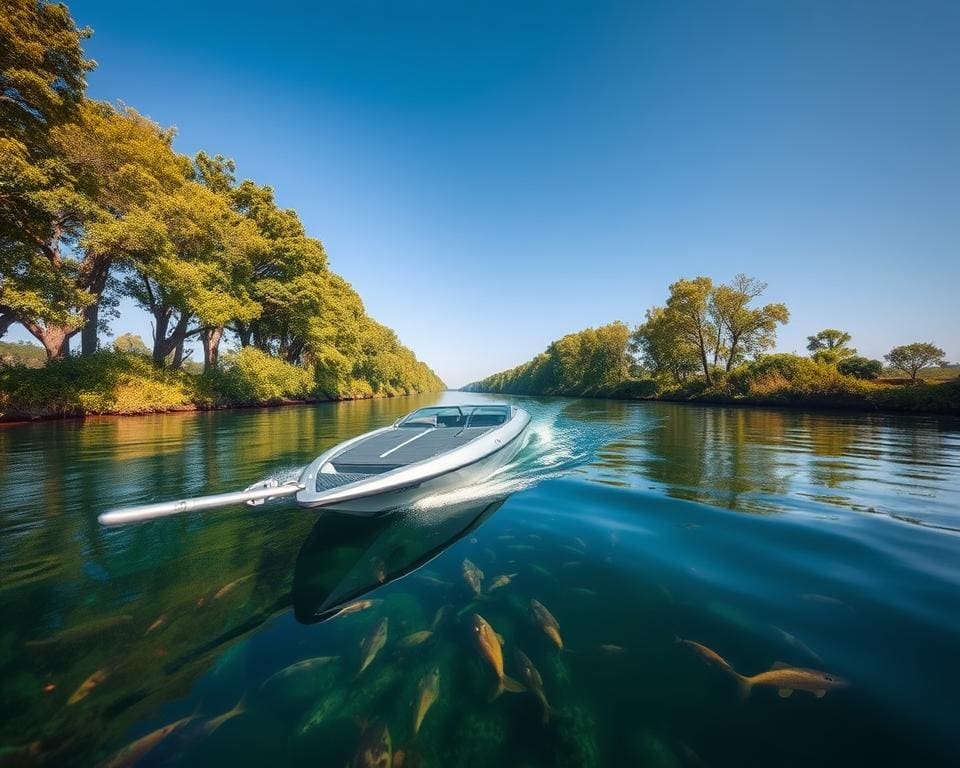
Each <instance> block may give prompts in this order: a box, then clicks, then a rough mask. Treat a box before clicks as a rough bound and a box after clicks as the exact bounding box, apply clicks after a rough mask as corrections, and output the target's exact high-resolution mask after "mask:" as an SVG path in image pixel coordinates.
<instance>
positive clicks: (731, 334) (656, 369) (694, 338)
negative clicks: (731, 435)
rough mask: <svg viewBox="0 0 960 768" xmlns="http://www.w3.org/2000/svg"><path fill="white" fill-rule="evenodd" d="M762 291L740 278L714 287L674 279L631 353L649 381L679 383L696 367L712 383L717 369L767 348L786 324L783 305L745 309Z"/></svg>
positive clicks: (706, 281) (751, 280) (703, 282)
mask: <svg viewBox="0 0 960 768" xmlns="http://www.w3.org/2000/svg"><path fill="white" fill-rule="evenodd" d="M766 287H767V286H766V283H762V282H760V281H759V280H756V279H755V278H752V277H749V276H747V275H744V274H739V275H737V276H736V277H734V278H733V280H732V281H731V282H730V283H729V284H724V285H716V286H715V285H714V284H713V280H711V279H710V278H709V277H697V278H694V279H693V280H678V281H677V282H675V283H673V284H672V285H671V286H670V296H669V298H668V299H667V303H666V306H665V307H653V308H652V309H649V310H648V311H647V321H646V323H644V324H643V325H641V326H639V327H638V328H637V329H636V330H635V331H634V333H633V337H632V344H631V349H632V351H634V352H635V353H636V354H638V355H639V357H640V360H641V362H642V364H643V365H644V366H645V367H646V368H647V369H648V370H649V371H650V372H651V373H653V375H654V376H658V377H661V378H662V377H664V376H665V375H669V376H670V377H671V378H672V380H673V383H674V384H681V383H683V382H684V381H685V380H686V379H687V378H688V377H689V376H690V375H692V374H693V373H694V371H695V370H696V368H697V367H699V368H700V372H701V373H702V374H703V376H704V378H705V379H706V381H707V383H708V384H713V379H714V378H716V376H717V371H718V369H719V370H722V371H730V370H731V369H732V368H733V367H734V366H735V365H737V364H738V363H740V362H742V361H743V360H745V359H747V358H749V357H754V356H756V355H758V354H760V353H762V352H763V351H764V350H766V349H769V348H770V347H772V346H773V345H774V343H775V340H776V328H777V325H779V324H782V323H786V322H787V320H788V319H789V317H790V314H789V312H788V311H787V308H786V306H785V305H783V304H767V305H765V306H762V307H753V306H751V302H753V300H754V299H757V298H758V297H759V296H760V295H761V294H762V293H763V292H764V291H765V290H766Z"/></svg>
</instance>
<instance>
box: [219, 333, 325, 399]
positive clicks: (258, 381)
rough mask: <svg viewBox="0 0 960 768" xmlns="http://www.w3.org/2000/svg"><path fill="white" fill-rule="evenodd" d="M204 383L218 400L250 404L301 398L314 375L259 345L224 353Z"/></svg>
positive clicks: (311, 387)
mask: <svg viewBox="0 0 960 768" xmlns="http://www.w3.org/2000/svg"><path fill="white" fill-rule="evenodd" d="M204 384H205V386H206V387H207V388H208V391H209V392H210V394H211V396H212V397H213V399H214V401H215V402H217V403H219V404H229V405H249V404H254V403H277V402H281V401H283V400H289V399H304V398H307V397H309V396H310V395H311V393H312V392H313V376H312V375H311V373H310V371H308V370H307V369H305V368H303V367H300V366H297V365H291V364H290V363H287V362H284V361H283V360H280V359H279V358H276V357H273V356H272V355H268V354H267V353H266V352H263V351H261V350H259V349H254V348H252V347H247V348H246V349H241V350H240V351H238V352H236V353H229V354H226V355H224V360H223V365H222V367H221V369H219V370H216V371H208V372H207V374H205V379H204Z"/></svg>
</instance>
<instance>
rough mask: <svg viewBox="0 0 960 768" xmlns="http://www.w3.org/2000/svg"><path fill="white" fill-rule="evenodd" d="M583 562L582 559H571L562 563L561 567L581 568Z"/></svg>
mask: <svg viewBox="0 0 960 768" xmlns="http://www.w3.org/2000/svg"><path fill="white" fill-rule="evenodd" d="M581 565H583V563H582V562H581V561H580V560H570V561H569V562H566V563H564V564H563V565H561V566H560V567H561V568H579V567H580V566H581Z"/></svg>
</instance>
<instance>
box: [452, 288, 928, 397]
mask: <svg viewBox="0 0 960 768" xmlns="http://www.w3.org/2000/svg"><path fill="white" fill-rule="evenodd" d="M766 288H767V285H766V283H763V282H761V281H759V280H757V279H756V278H753V277H750V276H748V275H744V274H739V275H736V276H735V277H734V278H733V279H732V280H731V281H730V282H729V283H719V284H717V283H714V281H713V280H712V279H711V278H709V277H704V276H700V277H695V278H693V279H680V280H677V281H676V282H675V283H673V284H672V285H670V287H669V295H668V297H667V300H666V302H665V303H664V305H662V306H655V307H651V308H650V309H648V310H647V312H646V319H645V322H643V323H641V324H640V325H638V326H636V327H635V328H633V329H632V330H631V329H630V328H629V327H628V326H627V325H626V324H624V323H622V322H615V323H611V324H609V325H605V326H601V327H599V328H588V329H586V330H584V331H580V332H578V333H571V334H568V335H567V336H564V337H563V338H561V339H559V340H557V341H555V342H553V343H551V344H550V345H549V346H548V347H547V349H546V350H545V351H544V352H543V353H542V354H540V355H538V356H537V357H535V358H534V359H533V360H530V361H528V362H526V363H523V364H521V365H519V366H517V367H515V368H512V369H510V370H507V371H502V372H500V373H496V374H493V375H492V376H488V377H487V378H485V379H483V380H481V381H479V382H475V383H473V384H470V385H468V386H467V387H466V389H468V390H475V391H482V392H504V393H513V394H558V395H559V394H563V395H614V396H616V395H624V396H650V395H653V394H657V393H660V394H664V393H667V394H669V393H671V392H672V393H684V392H689V393H691V394H702V393H703V392H704V391H707V390H711V391H713V392H714V393H715V394H741V395H743V394H748V393H750V394H753V395H757V394H758V393H762V394H763V395H767V394H769V390H770V389H771V387H773V388H774V389H775V388H776V387H778V386H779V387H782V388H786V387H791V386H793V387H795V388H796V387H799V386H803V387H806V388H807V389H808V390H816V389H820V390H823V391H837V392H839V391H842V390H844V388H845V387H846V388H848V389H849V388H850V387H851V386H852V385H849V384H847V385H845V384H844V381H845V380H847V379H858V380H869V379H876V378H878V377H879V376H880V374H881V372H882V370H883V364H882V363H881V362H880V361H879V360H870V359H867V358H864V357H861V356H859V355H857V350H856V349H854V348H853V347H851V346H850V341H851V336H850V334H849V333H846V332H845V331H841V330H837V329H830V328H828V329H824V330H822V331H819V332H818V333H816V334H814V335H812V336H809V337H808V339H807V341H808V344H807V349H808V351H809V352H810V358H800V357H799V356H797V355H770V354H768V353H769V351H770V350H771V349H772V348H773V347H774V346H775V345H776V333H777V328H778V327H779V326H780V325H783V324H785V323H787V322H788V321H789V319H790V313H789V310H788V309H787V307H786V305H784V304H782V303H768V304H761V303H760V302H759V299H760V298H761V297H762V295H763V293H764V291H765V290H766ZM885 359H886V360H887V362H888V363H889V365H890V366H891V367H892V368H894V369H896V370H900V371H903V372H905V373H906V374H907V376H908V377H909V378H910V380H911V381H914V382H915V381H916V380H917V377H918V374H919V372H920V371H921V370H923V369H924V368H928V367H931V366H943V365H946V360H945V359H944V352H943V350H942V349H940V348H939V347H937V346H936V345H935V344H932V343H929V342H916V343H913V344H907V345H903V346H898V347H894V348H893V349H892V350H891V351H890V352H889V353H888V354H887V355H885ZM807 364H808V365H807ZM773 374H775V378H774V379H772V378H771V375H773ZM838 376H839V377H840V378H839V379H838V378H837V377H838ZM761 378H763V379H764V380H765V383H764V384H763V385H761V384H760V382H759V379H761ZM801 380H802V384H801ZM771 382H773V383H772V384H771Z"/></svg>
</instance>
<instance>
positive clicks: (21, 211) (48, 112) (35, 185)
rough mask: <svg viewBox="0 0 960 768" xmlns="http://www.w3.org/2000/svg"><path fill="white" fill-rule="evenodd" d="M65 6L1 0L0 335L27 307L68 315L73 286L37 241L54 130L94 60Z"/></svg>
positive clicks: (52, 172) (84, 33)
mask: <svg viewBox="0 0 960 768" xmlns="http://www.w3.org/2000/svg"><path fill="white" fill-rule="evenodd" d="M89 35H90V31H89V30H87V29H77V27H76V25H75V24H74V22H73V19H72V18H71V17H70V13H69V12H68V11H67V8H66V6H64V5H61V4H53V3H48V2H43V1H42V0H0V126H2V129H3V130H2V133H0V337H3V335H4V334H5V333H6V332H7V330H8V329H9V328H10V326H11V325H12V324H13V323H15V322H17V321H18V314H19V312H20V311H22V310H27V311H29V313H30V314H31V315H32V316H34V317H38V318H40V317H46V318H48V319H53V320H61V321H62V320H65V319H68V318H69V317H70V316H71V310H70V308H69V306H68V304H69V303H70V302H69V299H70V291H69V288H68V286H66V285H65V284H63V283H62V282H61V281H59V280H58V275H57V274H56V270H55V269H54V268H52V267H51V266H50V265H49V263H47V262H46V261H44V259H43V257H42V253H41V252H40V251H38V249H37V247H36V246H37V244H38V243H39V242H42V241H45V240H47V239H48V238H49V234H50V229H51V227H50V222H49V216H48V209H49V208H50V201H49V200H47V201H44V200H40V199H37V197H36V193H37V192H38V191H40V190H42V189H43V187H44V186H47V185H49V183H50V180H51V179H52V178H53V177H58V176H62V175H63V172H62V169H61V168H60V167H59V163H58V162H57V158H56V157H55V156H54V155H55V151H54V150H53V149H51V146H50V144H51V131H52V130H53V129H54V128H55V127H56V126H58V125H60V124H61V123H63V122H65V121H67V120H70V119H72V118H73V117H74V116H75V113H76V107H77V104H78V103H79V102H80V100H81V99H82V97H83V92H84V88H85V87H86V81H85V78H86V73H87V72H88V71H89V70H90V69H92V68H93V66H94V63H93V62H92V61H87V60H86V59H84V58H83V50H82V48H81V41H82V40H83V39H85V38H87V37H89Z"/></svg>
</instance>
